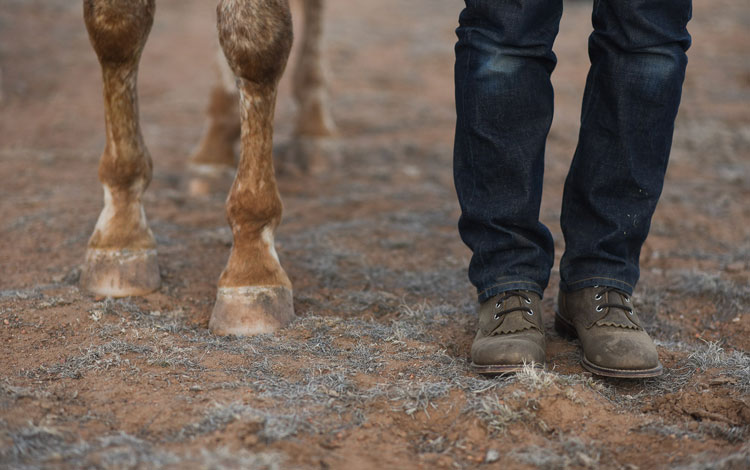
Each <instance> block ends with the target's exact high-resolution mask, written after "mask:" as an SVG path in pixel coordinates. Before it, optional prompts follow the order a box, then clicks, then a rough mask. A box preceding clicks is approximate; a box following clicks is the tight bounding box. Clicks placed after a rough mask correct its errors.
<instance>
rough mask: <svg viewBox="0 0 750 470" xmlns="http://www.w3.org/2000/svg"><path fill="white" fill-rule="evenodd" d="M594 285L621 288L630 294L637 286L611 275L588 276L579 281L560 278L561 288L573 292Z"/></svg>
mask: <svg viewBox="0 0 750 470" xmlns="http://www.w3.org/2000/svg"><path fill="white" fill-rule="evenodd" d="M594 286H605V287H614V288H617V289H620V290H621V291H623V292H625V293H626V294H628V295H633V289H634V288H635V286H633V285H632V284H630V283H628V282H625V281H621V280H619V279H614V278H611V277H587V278H584V279H579V280H577V281H567V282H566V281H563V280H560V289H561V290H562V291H564V292H571V291H574V290H578V289H583V288H586V287H594Z"/></svg>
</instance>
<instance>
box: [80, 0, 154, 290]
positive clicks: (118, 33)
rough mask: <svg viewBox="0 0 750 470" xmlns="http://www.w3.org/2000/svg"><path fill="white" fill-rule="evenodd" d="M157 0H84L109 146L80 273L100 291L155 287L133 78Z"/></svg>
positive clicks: (145, 157) (147, 159)
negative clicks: (101, 88) (101, 195)
mask: <svg viewBox="0 0 750 470" xmlns="http://www.w3.org/2000/svg"><path fill="white" fill-rule="evenodd" d="M154 9H155V6H154V0H84V2H83V12H84V20H85V23H86V29H87V30H88V34H89V39H90V41H91V45H92V46H93V48H94V51H95V52H96V55H97V57H98V59H99V63H100V65H101V70H102V81H103V84H104V116H105V127H106V136H107V137H106V145H105V148H104V152H103V154H102V156H101V160H100V163H99V180H100V181H101V183H102V186H103V187H104V208H103V210H102V212H101V214H100V216H99V219H98V221H97V223H96V227H95V228H94V233H93V235H92V236H91V238H90V240H89V243H88V249H87V250H86V259H85V261H84V264H83V268H82V272H81V284H82V286H83V287H84V288H85V289H87V290H89V291H91V292H93V293H95V294H99V295H106V296H111V297H124V296H129V295H143V294H146V293H149V292H151V291H153V290H156V289H158V288H159V284H160V277H159V266H158V264H157V260H156V242H155V241H154V236H153V234H152V233H151V230H150V229H149V227H148V223H147V222H146V215H145V213H144V211H143V204H142V202H141V197H142V196H143V192H144V191H145V190H146V187H147V186H148V184H149V182H150V181H151V173H152V163H151V156H150V155H149V152H148V150H147V149H146V145H145V144H144V143H143V137H142V136H141V129H140V124H139V118H138V95H137V78H138V64H139V62H140V57H141V52H142V51H143V46H144V45H145V44H146V39H147V38H148V34H149V32H150V30H151V25H152V24H153V20H154Z"/></svg>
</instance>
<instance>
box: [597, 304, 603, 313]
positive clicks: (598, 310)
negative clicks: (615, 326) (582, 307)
mask: <svg viewBox="0 0 750 470" xmlns="http://www.w3.org/2000/svg"><path fill="white" fill-rule="evenodd" d="M603 310H604V309H603V308H602V306H601V305H597V306H596V311H597V312H601V311H603Z"/></svg>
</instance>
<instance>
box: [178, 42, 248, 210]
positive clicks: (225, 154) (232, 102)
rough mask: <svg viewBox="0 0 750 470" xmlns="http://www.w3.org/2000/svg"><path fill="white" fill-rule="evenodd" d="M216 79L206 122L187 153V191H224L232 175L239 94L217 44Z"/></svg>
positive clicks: (232, 75)
mask: <svg viewBox="0 0 750 470" xmlns="http://www.w3.org/2000/svg"><path fill="white" fill-rule="evenodd" d="M215 70H216V72H217V74H216V75H217V79H216V83H215V85H214V87H213V89H212V90H211V98H210V102H209V105H208V125H207V126H206V130H205V131H204V133H203V137H202V138H201V141H200V143H199V144H198V148H197V149H196V151H195V152H194V153H193V154H192V155H191V156H190V158H189V160H188V162H189V170H190V173H191V179H190V186H189V190H190V194H193V195H196V196H198V195H206V194H211V193H218V192H224V191H226V190H227V189H228V187H229V184H230V183H231V179H232V178H233V177H234V168H235V161H234V144H235V142H237V139H239V137H240V113H239V107H238V101H239V99H238V98H239V95H238V91H237V84H236V83H235V77H234V72H232V70H231V69H230V68H229V65H228V64H227V60H226V58H224V53H223V52H222V51H221V50H220V49H218V48H217V55H216V67H215Z"/></svg>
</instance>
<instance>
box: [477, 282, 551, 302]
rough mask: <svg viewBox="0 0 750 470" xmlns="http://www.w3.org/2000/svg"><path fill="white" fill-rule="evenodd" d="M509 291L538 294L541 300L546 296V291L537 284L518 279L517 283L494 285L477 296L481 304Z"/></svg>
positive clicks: (479, 292)
mask: <svg viewBox="0 0 750 470" xmlns="http://www.w3.org/2000/svg"><path fill="white" fill-rule="evenodd" d="M509 290H528V291H531V292H534V293H536V294H537V295H539V297H540V298H541V297H542V296H543V295H544V289H542V288H541V287H540V286H539V284H537V283H536V282H534V281H526V280H523V279H518V280H515V281H503V282H501V283H499V284H495V285H492V286H490V287H488V288H486V289H484V290H482V291H478V294H477V296H478V298H479V303H480V304H481V303H482V302H486V301H487V300H488V299H490V298H491V297H494V296H496V295H498V294H502V293H503V292H507V291H509Z"/></svg>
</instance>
